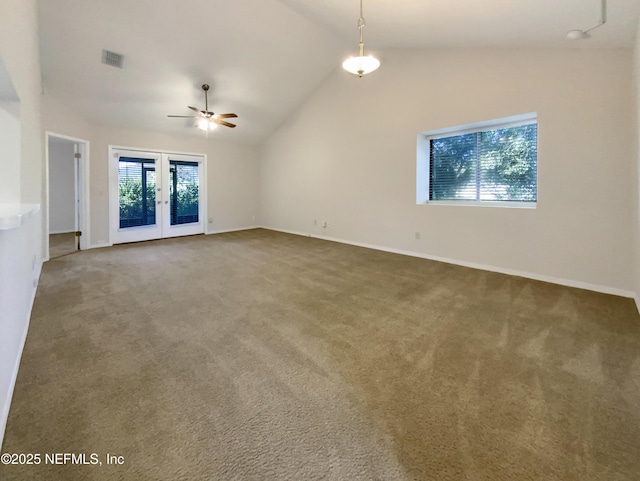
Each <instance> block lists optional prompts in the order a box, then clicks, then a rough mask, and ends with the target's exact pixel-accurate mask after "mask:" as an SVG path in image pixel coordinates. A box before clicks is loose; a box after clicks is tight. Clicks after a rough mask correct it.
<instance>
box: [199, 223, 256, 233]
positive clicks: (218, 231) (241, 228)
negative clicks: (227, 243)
mask: <svg viewBox="0 0 640 481" xmlns="http://www.w3.org/2000/svg"><path fill="white" fill-rule="evenodd" d="M252 229H261V226H259V225H254V226H250V227H238V228H236V229H223V230H212V231H206V232H205V235H213V234H226V233H228V232H240V231H243V230H252Z"/></svg>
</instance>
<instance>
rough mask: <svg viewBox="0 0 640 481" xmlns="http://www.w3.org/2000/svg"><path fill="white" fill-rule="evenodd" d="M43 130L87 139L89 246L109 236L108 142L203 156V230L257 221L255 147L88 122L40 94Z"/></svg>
mask: <svg viewBox="0 0 640 481" xmlns="http://www.w3.org/2000/svg"><path fill="white" fill-rule="evenodd" d="M43 125H44V129H45V130H50V131H52V132H55V133H56V134H61V135H66V136H70V137H75V138H82V139H84V140H88V141H89V142H90V152H89V156H90V182H89V184H90V185H89V191H90V192H89V196H90V224H91V226H90V227H91V245H92V246H100V245H105V244H108V243H109V242H110V239H109V175H108V172H109V171H108V161H109V160H108V153H109V152H108V149H109V145H114V146H120V147H133V148H140V149H150V150H154V149H155V150H163V151H168V152H193V153H202V154H206V155H207V210H208V212H207V217H208V218H210V219H212V222H211V223H208V224H207V228H206V232H209V233H212V232H221V231H226V230H236V229H244V228H250V227H254V226H256V225H258V211H259V205H258V197H259V195H258V190H259V179H258V176H259V165H258V152H257V148H256V147H253V146H245V145H239V144H233V143H228V142H220V141H216V140H215V132H214V133H212V134H209V138H208V139H207V138H205V137H204V134H203V137H202V138H197V137H195V138H194V137H189V136H184V137H181V136H170V135H166V134H157V133H152V132H142V131H132V130H125V129H117V128H113V127H105V126H101V125H92V124H90V123H88V122H86V121H85V120H83V119H82V118H80V117H79V116H78V115H77V114H75V113H74V112H73V111H72V110H70V109H69V107H68V106H66V105H64V104H61V103H60V102H59V101H58V100H57V99H55V98H52V97H51V96H48V95H45V97H44V102H43Z"/></svg>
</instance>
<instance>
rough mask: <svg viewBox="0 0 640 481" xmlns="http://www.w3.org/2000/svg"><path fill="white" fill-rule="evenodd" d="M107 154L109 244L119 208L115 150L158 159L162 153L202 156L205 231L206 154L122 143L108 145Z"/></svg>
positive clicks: (201, 202)
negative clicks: (130, 145) (147, 155)
mask: <svg viewBox="0 0 640 481" xmlns="http://www.w3.org/2000/svg"><path fill="white" fill-rule="evenodd" d="M108 149H109V154H108V155H109V156H108V164H109V245H114V241H115V240H116V239H117V237H118V234H117V233H118V225H119V218H120V208H119V202H118V200H119V192H118V169H117V163H116V162H115V159H117V157H118V154H117V153H116V151H122V150H123V151H128V152H131V153H136V152H139V153H140V154H153V155H156V156H157V157H158V159H162V157H163V156H164V155H168V156H172V155H176V156H180V155H188V156H196V157H202V179H201V181H200V192H199V194H200V204H201V206H200V208H201V212H202V219H201V220H202V223H203V224H202V225H203V233H204V234H206V233H207V219H208V217H207V184H208V182H207V154H204V153H200V152H182V151H178V150H161V149H145V148H141V147H127V146H122V145H111V144H110V145H109V146H108Z"/></svg>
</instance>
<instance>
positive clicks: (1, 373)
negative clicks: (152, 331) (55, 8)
mask: <svg viewBox="0 0 640 481" xmlns="http://www.w3.org/2000/svg"><path fill="white" fill-rule="evenodd" d="M0 12H2V14H1V15H0V58H1V59H2V63H3V65H4V68H5V69H6V72H7V74H8V76H9V77H10V80H11V84H12V85H13V87H14V88H15V93H16V96H17V98H18V99H19V101H20V116H19V118H20V127H19V131H20V147H19V149H18V148H14V152H18V151H19V155H16V156H14V157H13V158H12V159H10V160H9V161H8V162H7V161H3V163H2V165H5V162H7V164H10V166H8V170H10V171H11V172H12V173H13V174H14V175H15V173H16V172H19V189H18V190H17V192H19V197H18V198H15V199H13V200H11V205H9V206H6V205H5V207H6V209H4V208H3V209H0V210H4V211H5V212H9V211H12V210H16V211H20V205H19V204H20V203H23V204H24V203H33V204H39V203H40V202H41V201H42V186H43V183H42V172H43V169H42V164H43V156H42V131H41V129H40V94H41V85H40V59H39V54H38V48H39V46H38V20H37V13H36V0H0ZM25 222H26V223H25V224H24V225H22V226H20V227H17V228H13V229H9V230H4V231H2V232H0V443H1V440H2V438H3V436H4V429H5V425H6V420H7V415H8V412H9V406H10V403H11V396H12V394H13V386H14V382H15V379H16V376H17V373H18V366H19V362H20V355H21V353H22V347H23V345H24V340H25V337H26V333H27V328H28V326H29V316H30V312H31V306H32V303H33V296H34V294H35V283H36V282H37V278H38V274H39V272H40V266H41V264H42V262H41V259H42V257H41V255H42V250H43V248H42V220H41V217H40V215H39V214H32V215H31V216H29V217H28V219H26V221H25Z"/></svg>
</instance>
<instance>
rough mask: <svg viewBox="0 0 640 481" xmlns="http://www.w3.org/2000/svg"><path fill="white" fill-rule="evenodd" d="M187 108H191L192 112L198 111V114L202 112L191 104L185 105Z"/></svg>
mask: <svg viewBox="0 0 640 481" xmlns="http://www.w3.org/2000/svg"><path fill="white" fill-rule="evenodd" d="M187 108H190V109H191V110H193V111H194V112H198V113H199V114H202V112H201V111H200V109H197V108H195V107H192V106H191V105H187Z"/></svg>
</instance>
